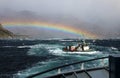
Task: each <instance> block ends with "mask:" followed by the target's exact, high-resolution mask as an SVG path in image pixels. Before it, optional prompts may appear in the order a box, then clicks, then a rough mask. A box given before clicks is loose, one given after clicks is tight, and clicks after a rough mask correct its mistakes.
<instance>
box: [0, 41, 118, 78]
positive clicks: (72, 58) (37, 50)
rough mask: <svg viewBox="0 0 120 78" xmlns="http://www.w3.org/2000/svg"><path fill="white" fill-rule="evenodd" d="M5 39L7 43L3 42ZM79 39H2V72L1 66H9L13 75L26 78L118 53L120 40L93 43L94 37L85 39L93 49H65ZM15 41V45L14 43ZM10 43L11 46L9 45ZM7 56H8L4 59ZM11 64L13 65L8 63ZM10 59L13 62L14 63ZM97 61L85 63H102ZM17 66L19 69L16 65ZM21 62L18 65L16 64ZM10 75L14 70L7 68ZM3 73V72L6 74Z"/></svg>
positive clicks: (92, 65)
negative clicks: (71, 50)
mask: <svg viewBox="0 0 120 78" xmlns="http://www.w3.org/2000/svg"><path fill="white" fill-rule="evenodd" d="M2 42H8V43H6V44H2ZM78 42H80V41H79V40H14V41H12V40H8V41H6V40H2V41H0V43H1V44H0V46H1V50H2V53H1V54H0V56H1V57H2V58H3V59H2V60H0V63H1V65H2V66H4V67H1V68H0V70H1V73H3V71H2V70H3V69H2V68H6V69H9V68H11V70H12V71H13V69H14V70H15V71H14V72H12V75H13V77H17V78H24V77H27V76H29V75H31V74H34V73H37V72H40V71H44V70H47V69H50V68H54V67H56V66H60V65H64V64H68V63H73V62H78V61H83V60H88V59H92V58H98V57H104V56H108V55H109V54H119V52H120V46H119V43H120V41H119V40H113V41H111V44H110V43H109V40H98V41H95V42H93V41H92V40H88V41H87V40H86V42H87V43H89V44H90V46H91V48H93V49H94V51H92V52H90V53H88V52H74V53H73V52H64V51H63V50H62V48H63V47H65V46H68V45H76V43H78ZM13 43H14V44H13ZM8 46H9V47H8ZM4 58H5V59H4ZM3 60H6V62H7V63H6V64H8V63H11V67H9V66H5V65H3V64H4V61H3ZM11 60H12V61H13V62H11ZM95 63H96V64H93V63H90V64H86V65H85V66H86V68H89V67H94V66H99V65H100V64H99V62H98V61H96V62H95ZM15 65H16V68H14V67H15ZM18 65H19V68H18V67H17V66H18ZM4 72H5V73H6V72H7V73H8V74H10V73H11V71H4ZM3 74H4V73H3Z"/></svg>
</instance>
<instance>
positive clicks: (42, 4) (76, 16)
mask: <svg viewBox="0 0 120 78" xmlns="http://www.w3.org/2000/svg"><path fill="white" fill-rule="evenodd" d="M27 19H28V20H36V21H45V22H52V23H60V24H65V25H71V26H73V27H77V28H83V29H85V30H87V31H89V32H91V33H96V34H97V35H100V36H102V38H120V0H0V22H2V21H6V20H11V21H12V20H27ZM9 29H10V28H9ZM10 30H12V31H13V32H15V33H19V34H23V33H22V32H21V31H23V30H22V29H20V30H19V31H15V28H12V29H10ZM16 30H17V29H16ZM24 30H25V29H24ZM26 30H27V28H26ZM26 30H25V31H26ZM32 30H33V29H32ZM35 30H36V29H34V30H33V31H35ZM37 30H38V29H37ZM27 31H28V32H29V31H31V30H27ZM27 31H26V32H27ZM38 31H39V30H38ZM38 31H36V33H39V32H42V33H43V32H44V33H45V34H44V36H42V34H39V36H38V34H34V36H35V35H37V37H41V36H42V37H48V36H52V37H57V35H60V36H62V35H63V36H64V37H69V36H71V35H69V34H65V33H60V32H57V34H56V33H55V34H54V33H50V32H49V31H39V32H38ZM28 32H27V34H28ZM47 32H49V33H50V34H48V33H47Z"/></svg>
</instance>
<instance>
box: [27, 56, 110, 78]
mask: <svg viewBox="0 0 120 78" xmlns="http://www.w3.org/2000/svg"><path fill="white" fill-rule="evenodd" d="M108 58H109V57H108V56H106V57H101V58H94V59H90V60H84V61H79V62H75V63H70V64H65V65H62V66H58V67H54V68H51V69H48V70H45V71H42V72H38V73H36V74H32V75H30V76H28V77H27V78H34V77H37V76H41V75H43V74H45V73H48V72H51V71H54V70H56V72H55V73H56V74H60V73H64V72H65V71H62V69H63V68H65V67H69V66H70V67H71V70H67V72H68V71H72V70H74V67H73V66H74V65H77V64H80V67H79V70H84V69H86V68H85V63H87V62H92V61H93V62H94V61H95V60H100V61H99V62H100V67H106V66H108V64H105V60H107V61H108ZM107 63H108V62H107ZM67 69H69V68H67ZM77 69H78V68H77ZM52 75H53V74H52ZM45 76H46V75H45Z"/></svg>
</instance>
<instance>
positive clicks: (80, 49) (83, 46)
mask: <svg viewBox="0 0 120 78" xmlns="http://www.w3.org/2000/svg"><path fill="white" fill-rule="evenodd" d="M62 50H63V51H64V52H75V53H79V52H80V53H81V52H82V53H83V52H84V53H90V52H94V50H93V49H91V48H90V46H89V45H88V44H87V43H85V41H84V42H82V43H81V44H80V43H79V44H78V45H77V46H66V47H64V48H62Z"/></svg>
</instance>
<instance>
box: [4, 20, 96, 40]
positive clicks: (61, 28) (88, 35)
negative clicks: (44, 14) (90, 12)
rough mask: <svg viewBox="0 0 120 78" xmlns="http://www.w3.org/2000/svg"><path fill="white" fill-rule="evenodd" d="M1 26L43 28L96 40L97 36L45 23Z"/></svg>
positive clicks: (15, 23)
mask: <svg viewBox="0 0 120 78" xmlns="http://www.w3.org/2000/svg"><path fill="white" fill-rule="evenodd" d="M3 26H35V27H40V28H45V29H47V30H57V31H62V32H65V33H70V34H75V35H79V36H83V37H85V38H90V39H96V38H98V36H97V35H95V34H93V33H91V32H88V31H86V30H84V29H78V28H75V27H73V26H67V25H61V24H53V23H46V22H4V23H3Z"/></svg>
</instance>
